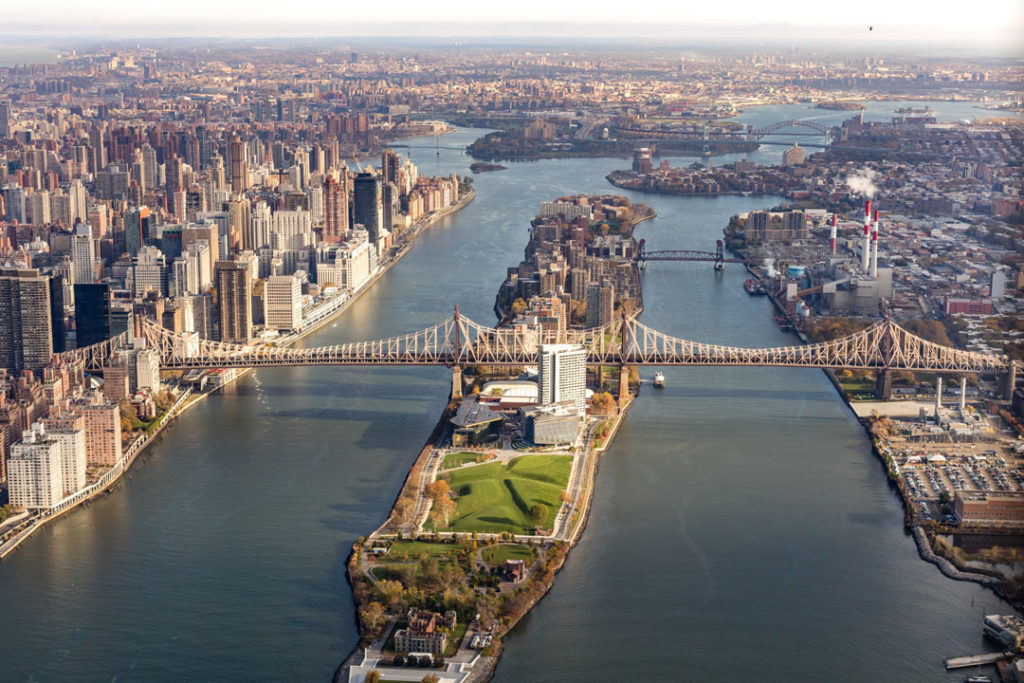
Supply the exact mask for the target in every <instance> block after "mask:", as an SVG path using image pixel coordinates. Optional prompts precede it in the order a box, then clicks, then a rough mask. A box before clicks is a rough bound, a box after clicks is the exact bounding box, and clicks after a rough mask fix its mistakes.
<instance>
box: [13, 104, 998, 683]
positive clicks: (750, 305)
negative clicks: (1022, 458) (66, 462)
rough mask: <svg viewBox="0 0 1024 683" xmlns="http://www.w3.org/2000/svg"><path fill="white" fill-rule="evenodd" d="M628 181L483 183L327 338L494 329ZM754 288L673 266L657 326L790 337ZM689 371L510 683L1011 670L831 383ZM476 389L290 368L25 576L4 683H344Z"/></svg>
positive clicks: (886, 677)
mask: <svg viewBox="0 0 1024 683" xmlns="http://www.w3.org/2000/svg"><path fill="white" fill-rule="evenodd" d="M772 113H773V114H776V113H781V114H785V111H783V112H772ZM788 118H793V116H789V117H788ZM476 134H477V133H476V132H474V131H469V130H463V131H459V132H457V133H455V134H452V135H449V136H445V137H443V138H441V144H445V145H452V146H462V145H465V144H467V143H468V142H470V141H471V140H472V139H473V138H474V137H475V135H476ZM424 144H429V146H430V147H431V149H421V148H413V149H410V150H409V152H410V153H411V154H412V156H413V158H414V159H415V160H416V161H417V163H418V164H419V165H420V168H421V171H422V172H423V173H426V174H434V173H449V172H451V171H452V170H456V171H458V172H460V173H465V172H466V171H465V169H466V168H467V167H468V165H469V163H470V162H471V159H470V158H468V157H466V156H464V155H462V154H461V152H459V151H457V150H447V149H444V150H441V152H440V155H435V152H434V150H433V149H432V147H433V141H427V142H426V143H424ZM776 149H779V148H776ZM772 154H773V155H774V152H773V153H772ZM621 166H622V161H621V160H610V159H608V160H601V159H596V160H595V159H585V160H557V161H543V162H535V163H529V164H513V165H510V168H509V170H507V171H501V172H497V173H487V174H482V175H480V176H477V178H476V187H477V198H476V200H475V201H474V202H473V203H472V204H470V205H469V207H467V208H466V209H464V210H463V211H462V212H460V213H458V214H456V215H455V216H452V217H449V218H447V219H445V220H444V221H443V222H441V223H440V224H438V225H436V226H434V227H433V228H431V229H430V230H429V231H428V232H427V233H426V234H425V235H423V236H422V238H421V239H420V240H419V241H418V242H417V244H416V245H415V246H414V248H413V249H412V251H411V252H410V253H409V255H408V256H407V257H406V258H405V259H404V260H403V261H402V262H401V263H400V264H399V265H398V266H397V267H396V268H394V269H393V270H392V271H391V272H390V273H388V274H387V275H386V276H384V277H383V278H381V280H380V281H379V282H378V283H377V284H376V285H375V286H374V287H373V288H372V289H371V290H370V291H369V292H368V293H367V294H366V295H365V296H363V297H362V298H361V299H360V300H359V301H358V302H356V303H355V304H354V305H353V306H352V307H351V308H350V309H349V310H348V311H347V312H346V313H345V314H344V315H343V316H342V317H341V318H340V319H339V320H338V321H337V323H336V324H333V325H331V326H329V327H328V328H326V329H324V330H323V331H321V332H319V333H317V334H316V335H313V336H311V337H310V338H309V339H307V342H306V343H307V344H328V343H339V342H342V341H348V340H357V339H364V338H376V337H380V336H385V335H391V334H396V333H400V332H406V331H411V330H414V329H419V328H421V327H425V326H427V325H429V324H432V323H434V322H436V321H438V320H439V319H441V318H442V317H444V316H445V315H448V314H449V313H450V311H451V309H452V306H453V305H454V304H455V303H456V302H457V303H459V304H460V306H461V309H462V312H463V314H465V315H468V316H469V317H471V318H473V319H474V320H477V321H478V322H482V323H491V322H493V320H494V317H493V313H492V312H491V306H492V304H493V300H494V294H495V292H496V290H497V287H498V285H499V284H500V282H501V280H502V279H503V277H504V272H505V268H506V267H507V266H509V265H513V264H514V263H515V262H517V261H518V260H519V258H520V257H521V254H522V249H523V247H524V246H525V244H526V239H527V236H528V230H527V228H528V223H529V220H530V218H531V217H532V216H533V215H534V214H535V213H536V211H537V209H538V204H539V202H540V201H542V200H547V199H551V198H553V197H556V196H558V195H561V194H567V193H574V192H621V191H619V190H616V189H615V188H612V187H611V186H609V185H608V184H607V182H606V181H605V180H604V179H603V176H604V175H605V174H606V173H607V172H608V171H610V170H612V169H614V168H619V167H621ZM633 199H634V201H645V202H647V203H649V204H650V205H651V206H653V207H654V208H655V209H656V210H657V212H658V218H657V219H655V220H653V221H648V222H645V223H643V224H642V225H641V226H640V227H639V228H638V233H637V235H638V237H645V238H647V240H648V244H649V245H650V247H651V248H653V249H658V248H661V249H665V248H681V249H686V248H691V249H710V248H711V247H712V245H713V242H714V240H715V239H716V238H717V237H718V236H719V235H720V234H721V230H722V227H723V226H724V225H725V223H726V221H727V220H728V218H729V216H730V215H732V214H733V213H735V212H737V211H746V210H749V209H753V208H758V207H762V206H768V205H771V204H772V200H771V198H756V197H722V198H715V199H712V198H683V197H660V196H654V195H647V196H640V195H636V196H634V197H633ZM743 278H744V274H743V272H742V271H741V270H740V269H739V268H737V267H730V268H729V269H728V270H727V271H726V272H725V273H724V274H716V273H714V272H713V271H712V269H711V268H710V267H709V266H708V265H707V264H683V263H652V264H650V266H649V267H648V269H647V271H646V273H645V274H644V291H645V303H646V307H647V308H646V310H645V312H644V314H643V321H644V322H645V323H646V324H648V325H651V326H653V327H655V328H657V329H660V330H663V331H665V332H668V333H672V334H676V335H678V336H685V337H689V338H693V339H699V340H705V341H712V342H721V343H730V344H741V345H775V344H785V343H789V342H790V341H791V338H790V337H789V336H787V335H784V334H782V333H780V332H779V331H778V330H777V329H776V327H775V326H774V324H773V322H772V318H771V311H770V309H769V304H768V302H767V301H765V300H764V299H763V298H751V297H748V296H747V295H746V293H745V292H744V291H743V289H742V287H741V283H742V280H743ZM644 372H645V374H647V375H650V374H651V373H652V372H653V370H651V369H645V370H644ZM665 374H666V378H667V387H666V388H665V389H664V390H661V391H654V390H652V389H650V387H649V386H645V387H644V388H643V391H642V393H641V396H640V398H639V399H638V400H637V401H636V403H635V404H634V407H633V409H632V411H631V413H630V415H629V417H628V419H627V421H626V423H625V426H624V428H623V430H622V431H621V433H620V435H619V438H618V439H617V440H616V442H615V444H614V445H613V447H612V448H611V449H610V451H609V452H608V454H607V455H606V456H605V458H604V459H603V460H602V464H601V469H600V472H599V475H598V481H597V498H596V502H595V505H594V508H593V514H592V516H591V520H590V525H589V527H588V529H587V531H586V533H585V535H584V538H583V541H582V542H581V544H580V545H579V546H578V547H577V548H576V549H575V550H573V552H572V554H571V555H570V558H569V560H568V562H567V564H566V566H565V569H564V570H563V571H562V572H561V574H560V575H559V577H558V580H557V581H556V585H555V587H554V589H553V590H552V592H551V594H550V595H549V596H548V597H547V598H546V599H545V600H544V601H542V602H541V603H540V605H539V606H538V607H537V608H536V609H535V611H534V612H533V613H531V614H530V615H529V616H528V617H527V618H526V619H525V620H524V621H523V622H522V623H521V624H520V625H519V626H518V627H517V628H516V630H515V631H514V632H513V633H512V634H511V635H510V636H509V637H508V639H507V648H506V654H505V656H504V657H503V659H502V662H501V664H500V665H499V668H498V672H497V678H496V680H498V681H508V682H511V681H563V680H587V681H621V680H636V679H639V678H640V677H643V678H646V679H648V680H689V679H699V680H710V681H734V680H738V679H743V678H751V677H753V678H757V679H759V680H770V681H776V680H791V679H793V678H798V677H799V678H805V679H810V680H821V679H825V678H827V679H829V680H840V681H864V680H873V681H934V680H944V679H946V678H947V675H946V674H945V672H944V670H943V667H942V659H943V658H944V657H946V656H950V655H958V654H967V653H972V652H980V651H983V650H985V649H987V646H986V645H985V644H984V643H983V641H982V639H981V615H982V614H983V613H984V612H985V611H986V610H987V611H991V610H993V609H1000V610H1005V609H1006V607H1005V606H998V601H997V600H996V598H994V597H993V596H992V595H990V594H989V593H987V592H985V591H984V590H982V589H981V588H979V587H977V586H975V585H973V584H965V583H957V582H953V581H950V580H948V579H946V578H945V577H943V576H942V575H941V574H940V573H939V572H938V570H937V569H936V568H934V567H932V566H931V565H928V564H925V563H924V562H922V561H920V560H919V559H918V557H917V554H916V551H915V549H914V544H913V542H912V540H911V539H910V538H909V537H908V536H906V535H905V534H904V532H903V529H902V513H901V510H900V506H899V503H898V501H897V498H896V496H895V494H894V493H893V492H891V491H890V490H889V489H888V488H887V486H886V482H885V479H884V476H883V471H882V468H881V466H880V465H879V463H878V462H877V461H876V460H875V459H874V457H873V456H872V455H871V453H870V450H869V444H868V441H867V439H866V437H865V435H864V433H863V432H862V430H861V428H860V426H859V425H858V423H857V422H856V420H855V419H854V418H853V417H852V416H851V415H850V413H849V411H848V409H847V408H846V406H845V405H844V404H843V403H842V402H841V401H840V399H839V398H838V397H837V395H836V394H835V392H834V390H833V389H832V388H831V385H830V384H829V383H828V382H827V380H826V379H825V376H824V375H823V374H822V373H820V372H817V371H810V370H784V369H776V370H773V369H743V368H736V369H728V368H715V369H690V370H684V369H676V370H673V369H669V370H667V371H666V372H665ZM448 386H449V379H448V373H447V371H446V370H444V369H442V368H295V369H273V370H261V371H259V372H258V373H254V374H252V375H249V376H248V377H246V378H243V379H242V380H240V381H239V382H238V383H237V384H236V385H234V386H232V387H229V388H228V389H227V390H226V391H225V392H224V394H223V395H218V396H213V397H211V398H209V399H207V400H206V401H205V402H204V403H203V404H201V406H200V407H199V408H198V409H195V410H193V411H191V412H189V413H187V414H186V415H185V416H183V417H182V418H181V419H180V420H179V421H178V423H177V424H176V425H175V426H174V427H173V428H171V429H170V430H168V432H167V433H166V434H165V435H164V436H163V437H162V439H161V440H160V441H159V442H158V443H157V444H156V445H155V446H154V447H153V448H151V449H150V451H149V453H148V454H147V456H146V457H145V459H144V461H143V462H142V463H141V464H140V466H139V467H137V468H136V469H134V470H133V473H132V475H131V478H130V480H128V481H127V482H126V485H125V486H124V488H123V489H120V490H118V491H115V492H114V493H113V494H111V495H110V496H109V497H107V498H105V499H102V500H100V501H98V502H96V503H94V504H92V505H91V506H89V507H88V508H85V509H82V510H80V511H77V512H75V513H73V514H71V515H70V516H69V517H67V518H65V519H63V520H61V521H59V522H57V523H55V524H52V525H51V526H50V527H48V528H46V529H44V530H42V531H41V532H39V533H37V534H36V535H35V536H34V537H33V538H32V539H30V540H29V541H28V542H26V543H25V544H24V545H23V546H22V547H21V548H20V549H19V550H18V551H17V552H15V553H14V554H13V555H12V556H10V557H9V558H8V560H6V561H4V563H3V564H2V565H0V606H2V615H3V616H2V619H0V651H2V652H3V655H4V656H3V658H2V659H3V664H2V668H0V672H2V673H0V679H3V680H5V681H6V680H11V681H81V680H95V681H101V680H114V679H117V680H123V681H164V680H168V679H169V678H172V677H173V678H177V679H180V680H210V681H212V680H248V681H284V680H296V681H326V680H328V679H329V678H330V676H331V674H332V672H333V670H334V668H335V667H336V666H337V664H338V663H339V662H340V661H341V660H342V659H343V658H344V656H346V655H347V654H348V652H349V651H350V650H351V648H352V647H353V646H354V645H355V644H356V642H357V639H358V637H357V632H356V627H355V621H354V608H353V603H352V599H351V595H350V593H349V589H348V586H347V583H346V581H345V568H344V560H345V557H346V556H347V554H348V549H349V547H350V545H351V543H352V542H353V541H354V540H355V539H356V538H357V537H358V536H360V535H362V534H365V533H367V532H369V531H371V530H372V529H374V528H375V527H376V526H377V525H378V524H380V522H381V521H382V520H383V519H384V518H385V516H386V514H387V511H388V510H389V508H390V506H391V503H392V501H393V499H394V497H395V495H396V494H397V491H398V489H399V488H400V486H401V483H402V480H403V478H404V476H405V473H406V471H407V469H408V467H409V465H410V464H411V462H412V460H413V459H414V457H415V455H416V453H417V451H418V449H419V447H420V445H421V444H422V442H423V440H424V439H425V438H426V436H427V434H428V433H429V431H430V430H431V428H432V427H433V424H434V422H435V420H436V419H437V415H438V413H439V411H440V409H441V407H442V405H443V402H444V399H445V396H446V394H447V390H448ZM948 679H949V680H956V679H957V677H956V676H948Z"/></svg>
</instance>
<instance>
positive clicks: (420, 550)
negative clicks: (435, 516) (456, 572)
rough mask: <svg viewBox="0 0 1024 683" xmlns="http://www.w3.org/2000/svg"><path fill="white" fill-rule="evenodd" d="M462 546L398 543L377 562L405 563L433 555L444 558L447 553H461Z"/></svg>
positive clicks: (452, 544)
mask: <svg viewBox="0 0 1024 683" xmlns="http://www.w3.org/2000/svg"><path fill="white" fill-rule="evenodd" d="M461 550H462V546H461V545H456V544H454V543H427V542H424V541H399V542H397V543H395V544H393V545H392V546H391V550H390V551H389V552H388V554H387V555H385V556H384V557H382V558H380V559H378V560H377V562H378V563H383V562H405V561H407V560H411V559H416V558H417V557H419V556H420V555H433V556H434V557H444V556H446V555H448V554H449V553H455V554H456V555H458V554H459V552H461Z"/></svg>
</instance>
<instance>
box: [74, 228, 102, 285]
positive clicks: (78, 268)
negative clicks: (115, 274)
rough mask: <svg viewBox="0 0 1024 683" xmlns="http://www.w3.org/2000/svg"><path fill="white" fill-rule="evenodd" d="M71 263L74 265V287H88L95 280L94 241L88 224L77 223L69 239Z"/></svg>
mask: <svg viewBox="0 0 1024 683" xmlns="http://www.w3.org/2000/svg"><path fill="white" fill-rule="evenodd" d="M71 261H72V263H74V264H75V270H74V273H75V282H74V284H76V285H88V284H91V283H92V282H93V281H94V280H95V279H96V240H94V239H93V238H92V228H91V227H90V226H89V224H88V223H79V224H78V225H77V226H76V227H75V234H74V235H72V237H71Z"/></svg>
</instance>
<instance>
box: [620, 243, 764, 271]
mask: <svg viewBox="0 0 1024 683" xmlns="http://www.w3.org/2000/svg"><path fill="white" fill-rule="evenodd" d="M636 260H637V262H638V263H639V264H640V266H641V267H643V266H644V265H646V263H647V262H648V261H703V262H706V263H713V264H715V269H716V270H721V269H722V268H724V267H725V264H726V263H760V261H758V260H757V259H742V258H726V257H725V245H724V244H722V240H716V241H715V250H714V251H696V250H693V249H666V250H662V251H648V250H647V240H644V239H642V240H640V241H639V242H638V243H637V251H636Z"/></svg>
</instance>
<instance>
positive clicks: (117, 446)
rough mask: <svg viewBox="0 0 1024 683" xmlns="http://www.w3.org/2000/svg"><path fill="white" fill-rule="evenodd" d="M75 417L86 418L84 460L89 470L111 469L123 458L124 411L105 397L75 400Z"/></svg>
mask: <svg viewBox="0 0 1024 683" xmlns="http://www.w3.org/2000/svg"><path fill="white" fill-rule="evenodd" d="M72 409H73V410H74V411H75V413H76V414H78V415H81V416H82V417H84V418H85V460H86V465H88V466H89V467H111V466H113V465H114V464H115V463H116V462H117V461H118V460H120V459H121V410H120V409H119V408H118V407H117V404H116V403H111V402H110V401H108V400H106V399H105V398H104V397H103V395H102V394H99V393H96V394H93V395H92V396H90V397H88V398H86V399H83V400H80V401H76V402H75V403H74V404H73V405H72Z"/></svg>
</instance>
